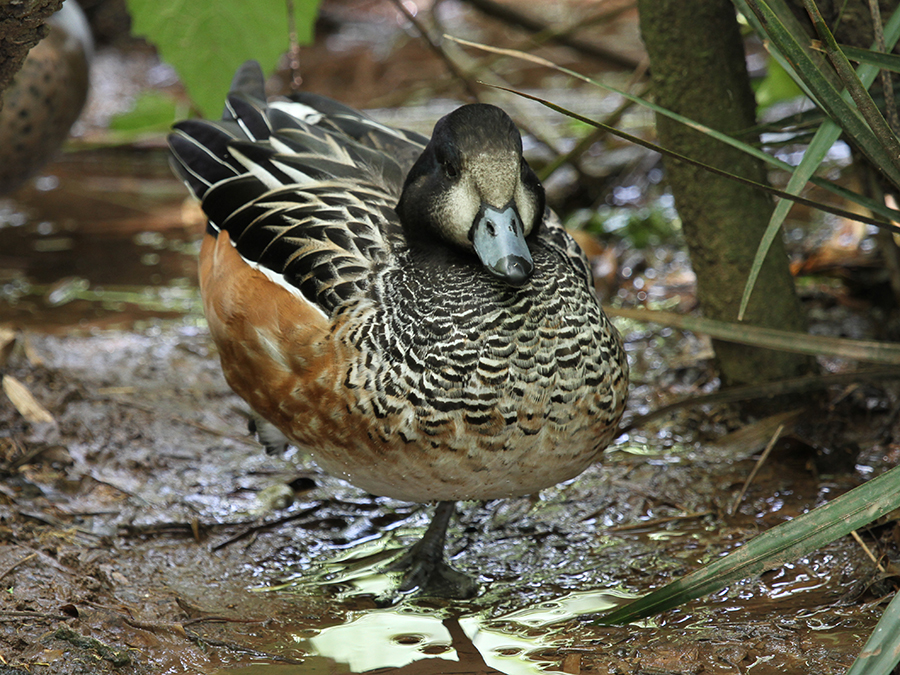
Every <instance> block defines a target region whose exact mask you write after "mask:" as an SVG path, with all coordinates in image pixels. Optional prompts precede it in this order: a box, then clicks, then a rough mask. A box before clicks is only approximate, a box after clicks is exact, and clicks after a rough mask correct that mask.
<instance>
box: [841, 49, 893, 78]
mask: <svg viewBox="0 0 900 675" xmlns="http://www.w3.org/2000/svg"><path fill="white" fill-rule="evenodd" d="M841 51H842V52H844V54H845V55H846V56H847V58H848V59H850V60H851V61H856V62H857V63H865V64H867V65H870V66H875V67H876V68H878V69H879V70H890V71H891V72H892V73H900V56H897V55H896V54H886V53H884V52H873V51H872V50H871V49H862V48H860V47H851V46H850V45H841Z"/></svg>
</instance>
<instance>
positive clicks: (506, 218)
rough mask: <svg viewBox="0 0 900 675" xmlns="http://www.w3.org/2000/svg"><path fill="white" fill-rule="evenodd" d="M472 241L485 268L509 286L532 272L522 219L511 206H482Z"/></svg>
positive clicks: (522, 282) (520, 281)
mask: <svg viewBox="0 0 900 675" xmlns="http://www.w3.org/2000/svg"><path fill="white" fill-rule="evenodd" d="M472 244H473V245H474V246H475V253H477V254H478V257H479V258H480V259H481V263H482V264H483V265H484V266H485V267H486V268H487V270H488V271H489V272H490V273H491V274H493V275H494V276H496V277H499V278H501V279H503V280H504V281H506V282H507V283H508V284H510V285H511V286H521V285H522V284H524V283H525V282H526V281H528V278H529V277H530V276H531V273H532V272H533V271H534V261H533V260H532V259H531V251H529V250H528V244H527V242H526V241H525V235H524V229H523V227H522V221H521V219H520V218H519V214H518V212H517V211H516V209H515V207H513V206H512V205H510V206H507V207H505V208H503V209H495V208H493V207H491V206H488V207H486V208H485V209H484V213H483V214H482V215H481V216H480V217H479V218H478V220H477V221H475V225H474V226H473V228H472Z"/></svg>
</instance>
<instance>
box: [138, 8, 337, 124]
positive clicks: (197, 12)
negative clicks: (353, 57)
mask: <svg viewBox="0 0 900 675" xmlns="http://www.w3.org/2000/svg"><path fill="white" fill-rule="evenodd" d="M294 5H295V7H296V12H297V33H298V40H299V41H300V42H302V43H308V42H309V41H310V39H311V38H312V27H313V21H314V20H315V16H316V11H317V10H318V6H319V0H296V1H295V3H294ZM128 10H129V12H130V13H131V17H132V20H133V28H132V30H133V32H134V33H135V34H136V35H143V36H146V37H147V39H148V40H149V41H150V42H152V43H153V44H155V45H156V47H157V49H158V50H159V54H160V57H161V58H162V59H163V60H164V61H166V62H167V63H169V64H171V65H172V66H173V67H174V68H175V70H176V71H177V72H178V76H179V77H180V78H181V81H182V82H183V83H184V86H185V87H186V88H187V91H188V93H189V95H190V97H191V99H192V100H193V101H194V103H195V104H196V106H197V108H198V109H199V110H200V111H201V112H202V113H203V115H204V116H206V117H210V118H217V117H219V114H220V113H221V110H222V108H223V106H224V98H225V93H226V92H227V91H228V86H229V84H230V83H231V77H232V75H233V74H234V71H235V70H236V69H237V67H238V66H239V65H241V64H242V63H243V62H244V61H246V60H248V59H255V60H257V61H259V62H260V64H261V65H262V68H263V71H264V72H269V71H271V70H272V69H273V68H274V67H275V65H276V63H277V62H278V59H279V57H280V56H281V55H282V54H284V53H285V52H286V51H287V50H288V46H289V39H288V21H287V9H286V3H285V2H284V0H254V1H253V2H248V0H128Z"/></svg>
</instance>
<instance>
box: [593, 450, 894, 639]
mask: <svg viewBox="0 0 900 675" xmlns="http://www.w3.org/2000/svg"><path fill="white" fill-rule="evenodd" d="M898 507H900V467H895V468H893V469H891V470H890V471H887V472H885V473H883V474H882V475H880V476H878V477H877V478H873V479H872V480H870V481H869V482H868V483H865V484H864V485H860V486H859V487H857V488H854V489H853V490H850V492H847V493H846V494H843V495H841V496H840V497H838V498H837V499H833V500H832V501H830V502H828V503H827V504H825V505H824V506H820V507H818V508H816V509H813V510H812V511H810V512H809V513H804V514H803V515H801V516H798V517H797V518H794V519H793V520H791V521H788V522H786V523H782V524H781V525H777V526H775V527H773V528H772V529H771V530H769V531H767V532H763V533H762V534H761V535H759V536H757V537H754V538H753V539H751V540H750V541H749V542H748V543H747V544H745V545H744V546H741V547H740V548H738V549H735V550H734V551H732V552H731V553H729V554H728V555H726V556H724V557H722V558H719V559H718V560H716V561H714V562H712V563H710V564H709V565H706V566H704V567H701V568H700V569H698V570H697V571H696V572H692V573H691V574H688V575H687V576H685V577H682V578H681V579H677V580H676V581H673V582H672V583H670V584H666V585H665V586H663V587H662V588H660V589H659V590H656V591H654V592H653V593H650V594H649V595H645V596H644V597H643V598H639V599H638V600H635V601H634V602H631V603H629V604H627V605H625V606H624V607H620V608H619V609H617V610H615V611H613V612H610V613H609V614H607V615H605V616H603V617H601V619H600V622H601V623H603V624H622V623H630V622H632V621H638V620H639V619H643V618H646V617H648V616H653V615H654V614H658V613H660V612H663V611H665V610H667V609H672V608H673V607H677V606H678V605H681V604H684V603H685V602H688V601H690V600H694V599H696V598H699V597H702V596H704V595H707V594H709V593H714V592H715V591H718V590H720V589H722V588H725V587H726V586H728V585H729V584H731V583H734V582H735V581H739V580H740V579H744V578H746V577H752V576H755V575H757V574H761V573H762V572H765V571H766V570H770V569H775V568H777V567H781V566H782V565H785V564H787V563H789V562H792V561H794V560H796V559H797V558H800V557H802V556H805V555H809V554H810V553H812V552H814V551H816V550H817V549H819V548H821V547H822V546H825V545H826V544H829V543H831V542H832V541H834V540H835V539H839V538H840V537H843V536H845V535H847V534H850V532H852V531H853V530H856V529H858V528H860V527H863V526H865V525H867V524H869V523H871V522H872V521H874V520H877V519H878V518H880V517H881V516H883V515H884V514H886V513H889V512H890V511H893V510H894V509H896V508H898Z"/></svg>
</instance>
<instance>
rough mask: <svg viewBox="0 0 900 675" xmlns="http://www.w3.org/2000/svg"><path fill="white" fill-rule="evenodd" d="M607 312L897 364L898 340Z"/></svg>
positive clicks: (745, 340) (756, 342) (728, 337)
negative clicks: (847, 336) (887, 340)
mask: <svg viewBox="0 0 900 675" xmlns="http://www.w3.org/2000/svg"><path fill="white" fill-rule="evenodd" d="M606 313H607V314H609V315H610V316H621V317H623V318H626V319H633V320H635V321H648V322H651V323H658V324H662V325H664V326H671V327H673V328H679V329H681V330H689V331H692V332H694V333H703V334H705V335H709V336H710V337H712V338H715V339H717V340H725V341H728V342H737V343H738V344H745V345H750V346H751V347H765V348H767V349H777V350H780V351H786V352H794V353H797V354H810V355H813V356H829V357H836V358H842V359H852V360H855V361H865V362H867V363H882V364H886V365H891V366H900V344H897V343H896V342H878V341H875V340H848V339H846V338H835V337H828V336H826V335H810V334H808V333H796V332H793V331H787V330H778V329H777V328H763V327H761V326H754V325H752V324H746V323H730V322H728V321H717V320H715V319H707V318H705V317H697V316H685V315H683V314H675V313H673V312H658V311H654V310H649V309H642V308H634V309H631V308H625V307H609V308H607V310H606Z"/></svg>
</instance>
